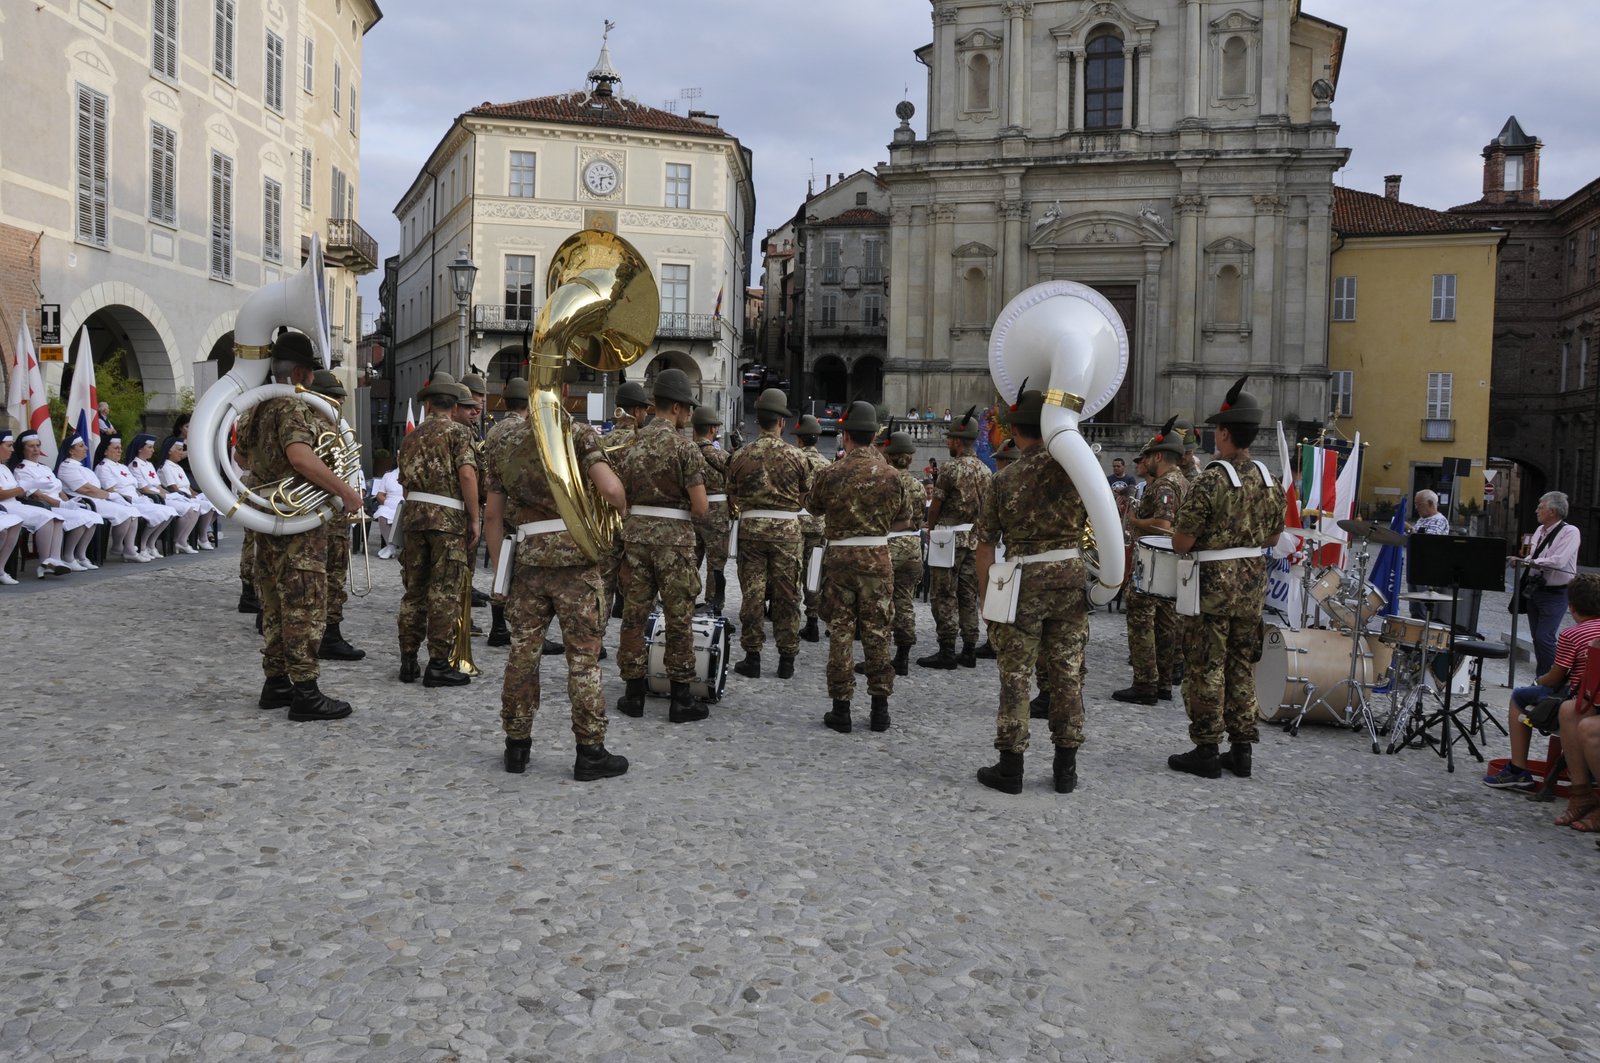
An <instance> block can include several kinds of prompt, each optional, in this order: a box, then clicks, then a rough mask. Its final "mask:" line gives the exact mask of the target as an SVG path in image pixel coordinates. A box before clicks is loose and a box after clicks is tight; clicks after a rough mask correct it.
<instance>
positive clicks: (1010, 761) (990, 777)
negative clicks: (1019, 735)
mask: <svg viewBox="0 0 1600 1063" xmlns="http://www.w3.org/2000/svg"><path fill="white" fill-rule="evenodd" d="M978 781H979V782H981V783H983V785H985V786H987V787H988V788H989V789H991V790H999V791H1000V792H1001V793H1003V794H1020V793H1021V792H1022V754H1021V753H1001V754H1000V762H999V763H998V764H992V765H990V766H989V767H987V768H979V769H978Z"/></svg>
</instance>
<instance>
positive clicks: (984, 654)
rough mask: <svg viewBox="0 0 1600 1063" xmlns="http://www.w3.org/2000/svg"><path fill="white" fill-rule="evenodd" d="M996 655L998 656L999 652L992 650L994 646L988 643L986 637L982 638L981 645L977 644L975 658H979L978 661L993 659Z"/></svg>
mask: <svg viewBox="0 0 1600 1063" xmlns="http://www.w3.org/2000/svg"><path fill="white" fill-rule="evenodd" d="M997 657H999V654H997V653H995V652H994V647H993V646H992V645H990V644H989V640H988V639H984V640H983V645H981V646H979V647H978V650H977V658H978V660H980V661H992V660H995V659H996V658H997Z"/></svg>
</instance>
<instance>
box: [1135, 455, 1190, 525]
mask: <svg viewBox="0 0 1600 1063" xmlns="http://www.w3.org/2000/svg"><path fill="white" fill-rule="evenodd" d="M1188 493H1189V481H1188V480H1186V479H1184V477H1183V471H1182V470H1181V469H1170V470H1168V471H1167V472H1165V473H1163V474H1162V475H1161V476H1158V477H1156V479H1155V480H1154V481H1152V482H1151V483H1149V484H1147V485H1146V486H1145V489H1144V495H1143V497H1141V498H1140V499H1139V508H1138V509H1137V510H1135V511H1134V514H1133V515H1134V516H1135V517H1138V518H1139V519H1140V520H1164V521H1166V522H1167V523H1168V524H1171V523H1172V522H1173V521H1175V520H1176V519H1177V517H1178V505H1179V504H1180V503H1181V502H1182V501H1183V496H1184V495H1186V494H1188ZM1145 534H1152V535H1153V534H1158V533H1155V532H1149V533H1146V532H1139V533H1137V536H1142V535H1145ZM1137 536H1136V537H1137Z"/></svg>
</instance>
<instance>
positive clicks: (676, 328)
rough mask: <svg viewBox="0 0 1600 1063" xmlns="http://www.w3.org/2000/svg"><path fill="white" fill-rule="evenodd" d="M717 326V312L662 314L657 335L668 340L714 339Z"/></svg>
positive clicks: (657, 327)
mask: <svg viewBox="0 0 1600 1063" xmlns="http://www.w3.org/2000/svg"><path fill="white" fill-rule="evenodd" d="M717 327H718V326H717V317H716V315H715V314H662V315H661V324H659V325H657V326H656V335H657V336H658V337H659V338H661V339H666V340H714V339H716V338H717Z"/></svg>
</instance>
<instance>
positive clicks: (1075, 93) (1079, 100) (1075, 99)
mask: <svg viewBox="0 0 1600 1063" xmlns="http://www.w3.org/2000/svg"><path fill="white" fill-rule="evenodd" d="M1088 55H1089V53H1088V52H1086V51H1084V50H1083V49H1082V48H1074V49H1073V50H1072V128H1073V129H1082V128H1083V93H1084V76H1085V71H1084V66H1085V63H1084V60H1085V59H1087V58H1088Z"/></svg>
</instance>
